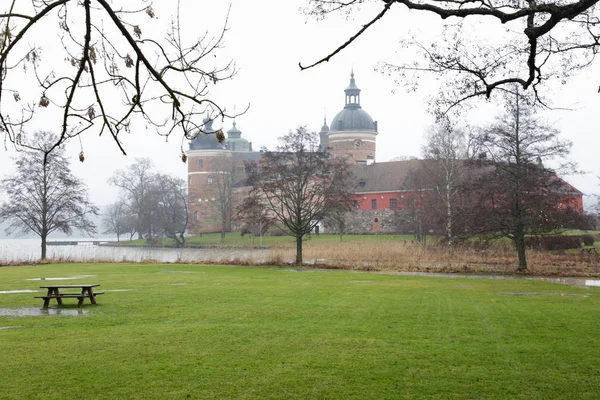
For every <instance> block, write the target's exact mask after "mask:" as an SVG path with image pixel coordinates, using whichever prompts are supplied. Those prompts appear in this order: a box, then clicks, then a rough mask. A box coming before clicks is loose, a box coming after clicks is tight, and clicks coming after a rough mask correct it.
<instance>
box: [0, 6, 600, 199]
mask: <svg viewBox="0 0 600 400" xmlns="http://www.w3.org/2000/svg"><path fill="white" fill-rule="evenodd" d="M114 3H117V2H116V1H115V2H114ZM155 3H159V2H155ZM160 3H162V4H155V9H156V13H157V16H158V17H159V18H161V19H163V20H165V21H167V20H168V18H169V16H170V14H171V13H172V12H173V10H172V8H169V5H172V4H173V3H174V2H171V1H169V2H160ZM302 5H305V2H304V1H302V0H285V1H281V0H279V1H277V0H253V1H247V0H232V1H231V14H230V19H229V31H228V32H227V34H226V37H225V45H226V47H225V49H223V51H221V52H220V53H218V57H219V59H220V60H223V62H225V61H226V60H228V59H230V58H233V59H234V60H235V62H236V65H237V67H238V69H239V73H238V74H237V76H236V77H235V78H234V79H233V80H232V81H230V82H226V83H223V84H221V85H217V86H216V87H215V88H214V89H213V91H212V95H213V97H214V98H215V99H217V100H218V101H219V102H220V104H224V105H226V106H227V108H228V109H229V110H233V109H234V107H235V110H243V109H244V108H245V107H246V106H247V105H248V104H250V109H249V110H248V112H247V113H246V114H244V115H242V116H240V117H238V119H237V127H238V128H239V129H240V130H241V131H242V136H243V137H244V138H246V139H247V140H249V141H251V142H252V143H253V147H254V149H259V148H260V147H261V146H267V147H269V146H273V145H274V144H275V142H276V138H277V137H278V136H281V135H283V134H285V133H286V132H287V131H288V130H290V129H293V128H295V127H296V126H298V125H307V126H308V127H309V129H312V130H316V131H318V130H319V129H320V127H321V125H322V123H323V117H324V116H326V117H327V121H328V122H330V121H331V120H332V119H333V117H334V116H335V114H336V113H337V112H338V111H340V110H341V109H342V108H343V106H344V93H343V90H344V89H345V88H346V86H347V85H348V81H349V78H350V71H351V69H354V73H355V78H356V83H357V85H358V87H359V88H360V89H362V92H361V105H362V106H363V108H364V109H365V110H366V111H367V112H368V113H369V114H370V115H371V116H372V117H373V119H374V120H376V121H378V127H379V135H378V137H377V161H378V162H383V161H387V160H390V159H392V158H395V157H399V156H420V154H421V147H422V146H423V144H424V143H423V132H424V130H425V129H426V127H427V126H428V125H430V124H431V123H432V122H433V120H432V118H431V117H430V116H429V115H428V114H427V111H426V109H427V105H426V102H425V101H426V99H427V97H428V96H430V95H432V94H433V93H435V91H436V90H437V89H438V87H437V86H436V85H437V82H436V80H435V79H434V78H433V77H432V78H431V79H430V80H426V81H424V82H421V89H420V90H418V91H416V92H414V93H410V94H407V93H405V92H404V91H403V89H402V88H395V87H394V80H393V77H387V76H383V75H382V74H380V73H378V72H376V71H375V67H376V66H377V63H378V62H380V61H392V60H395V59H398V57H402V53H399V52H398V50H399V47H398V45H397V43H398V40H399V39H400V38H402V37H406V35H407V34H408V33H409V32H413V33H414V32H417V33H418V32H419V31H420V30H421V31H425V30H426V32H427V34H429V35H431V33H430V32H431V30H430V29H429V26H431V24H438V23H439V22H440V19H439V18H435V17H431V16H424V15H422V14H419V13H416V12H414V11H413V12H408V11H407V10H406V9H404V8H401V7H395V10H394V11H393V12H391V13H390V14H388V15H387V16H386V18H384V19H383V20H382V21H380V23H378V24H377V25H375V26H374V27H373V28H372V29H371V30H369V31H367V33H365V34H364V35H363V37H361V38H360V39H359V40H358V41H357V42H355V43H354V44H353V45H351V46H350V47H349V48H347V49H346V50H344V51H343V52H342V53H341V54H339V55H338V56H336V57H334V58H333V59H332V60H331V61H330V62H329V63H326V64H322V65H320V66H317V67H315V68H313V69H311V70H308V71H303V72H301V71H300V70H299V68H298V62H302V63H303V64H308V63H311V62H314V61H316V60H317V59H320V58H321V57H323V56H325V55H326V54H327V53H328V52H329V51H331V50H333V49H335V48H336V47H337V46H338V45H339V44H340V43H343V42H344V41H345V40H346V39H347V38H348V37H349V36H350V35H351V34H353V33H354V32H355V31H356V30H357V29H358V28H359V27H360V25H361V24H364V23H365V22H367V20H368V19H369V17H371V16H372V15H375V13H376V12H377V10H378V8H371V9H369V7H365V9H364V10H363V13H361V14H359V15H357V16H356V18H354V19H350V20H346V19H345V18H343V17H341V16H333V17H330V18H327V19H325V20H324V21H314V20H310V19H308V18H307V17H306V16H304V15H302V14H301V13H300V12H299V7H300V6H302ZM228 7H229V3H227V2H221V1H218V2H217V1H192V0H183V1H182V8H183V10H184V17H185V18H184V19H183V21H182V32H183V35H190V36H192V37H193V36H199V35H201V34H202V33H203V31H204V30H205V29H211V30H212V31H214V33H215V35H216V34H218V29H219V26H221V25H222V22H223V21H224V19H225V16H226V14H227V9H228ZM153 36H155V37H156V36H157V35H156V34H154V35H153ZM45 57H46V60H48V59H50V58H51V57H52V55H50V54H45ZM56 62H57V65H58V67H57V68H60V65H61V64H60V63H61V62H63V61H62V60H61V59H59V60H57V61H56ZM599 85H600V75H598V73H597V68H596V69H595V70H594V69H593V68H590V69H588V70H587V71H585V72H584V73H582V74H580V75H578V76H576V77H575V78H573V79H571V80H570V81H569V82H568V85H566V86H561V87H560V88H556V89H555V91H554V92H553V93H552V95H553V98H552V100H553V101H554V103H555V104H557V105H559V106H569V107H572V108H575V110H574V111H568V112H567V111H554V112H551V113H547V115H548V118H549V119H550V120H551V121H552V122H553V123H554V124H555V125H556V126H557V127H558V128H559V129H560V130H561V132H562V135H563V137H564V138H566V139H569V140H571V141H572V142H573V151H572V159H573V160H574V161H577V162H578V163H579V165H580V167H581V169H583V170H585V171H588V172H589V174H587V175H581V176H572V177H567V180H568V181H569V182H571V183H572V184H573V185H574V186H576V187H577V188H579V189H580V190H582V191H583V192H584V193H586V194H591V193H593V192H597V191H598V180H597V179H596V176H597V175H600V163H599V162H598V149H600V135H598V134H597V131H598V123H597V121H596V119H595V118H594V117H595V116H596V115H597V113H598V111H599V110H600V94H597V88H598V86H599ZM495 112H496V111H495V110H494V108H492V107H483V108H481V109H480V110H478V112H477V113H474V114H473V115H471V116H470V117H469V119H470V120H471V121H478V122H484V121H489V120H491V119H492V118H493V116H494V113H495ZM215 125H216V126H217V127H219V126H220V122H216V123H215ZM230 127H231V122H230V121H227V122H226V123H225V126H224V128H225V130H228V129H230ZM46 128H47V129H51V130H54V131H58V126H47V127H46ZM122 141H123V145H124V147H125V149H126V150H127V152H128V155H127V156H123V155H122V154H120V152H119V150H118V148H117V147H116V146H115V145H114V143H113V142H112V141H111V139H110V137H109V136H108V135H105V136H103V137H101V138H98V137H97V136H96V135H93V134H85V135H84V136H82V145H83V148H84V151H85V155H86V160H85V162H84V163H80V162H79V161H78V160H77V154H78V153H79V151H80V144H79V142H75V141H73V142H71V143H70V144H69V145H68V151H69V153H70V154H71V158H72V160H73V163H72V169H73V171H74V173H75V174H76V175H77V176H79V177H81V178H82V179H84V180H85V181H86V183H87V184H88V185H89V188H90V191H91V194H92V197H93V199H94V201H95V202H96V203H97V204H98V205H100V206H103V205H106V204H108V203H110V202H112V201H113V200H114V198H115V197H116V195H117V191H116V189H114V188H112V187H110V186H109V185H108V183H107V180H108V179H109V177H110V176H111V175H112V174H113V173H114V171H115V170H116V169H118V168H123V167H124V166H125V165H127V164H128V163H131V162H133V160H134V159H135V158H136V157H149V158H151V159H152V160H153V161H154V162H155V164H156V166H157V169H160V170H161V171H163V172H169V173H173V174H176V175H178V176H180V177H182V178H185V176H186V171H187V166H186V165H185V164H184V163H182V161H181V160H180V159H179V154H180V151H179V148H180V137H172V138H171V139H170V140H169V142H168V143H166V142H165V140H164V138H160V137H158V136H157V135H155V134H153V133H152V132H150V131H146V130H144V129H134V131H132V132H131V134H129V135H127V136H125V137H123V140H122ZM186 148H187V146H186ZM15 154H16V153H15V152H14V150H12V149H11V148H10V146H9V148H8V149H7V150H6V149H0V175H4V174H6V173H10V171H11V169H12V161H11V157H12V156H14V155H15Z"/></svg>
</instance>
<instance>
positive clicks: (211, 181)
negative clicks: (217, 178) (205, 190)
mask: <svg viewBox="0 0 600 400" xmlns="http://www.w3.org/2000/svg"><path fill="white" fill-rule="evenodd" d="M212 183H213V177H212V176H209V177H208V184H209V185H212Z"/></svg>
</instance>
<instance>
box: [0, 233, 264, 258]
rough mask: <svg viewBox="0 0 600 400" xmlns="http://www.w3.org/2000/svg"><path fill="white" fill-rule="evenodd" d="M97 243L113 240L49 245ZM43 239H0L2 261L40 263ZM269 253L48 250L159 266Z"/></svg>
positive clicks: (89, 248) (52, 254)
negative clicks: (151, 263) (165, 263)
mask: <svg viewBox="0 0 600 400" xmlns="http://www.w3.org/2000/svg"><path fill="white" fill-rule="evenodd" d="M77 240H98V241H107V240H108V241H111V240H114V239H113V238H61V239H50V241H77ZM40 246H41V241H40V239H0V261H2V262H37V261H39V259H40V253H41V249H40ZM268 253H269V250H264V249H218V248H214V249H213V248H210V249H171V248H147V247H112V246H98V245H93V244H92V243H80V244H78V245H76V246H72V245H69V246H48V247H47V256H48V258H50V259H55V260H65V261H75V262H91V261H105V262H121V261H134V262H140V261H145V260H155V261H157V262H175V261H177V260H181V261H190V262H194V261H220V260H227V261H232V260H235V259H250V260H254V261H257V262H260V261H263V260H265V259H266V257H267V255H268Z"/></svg>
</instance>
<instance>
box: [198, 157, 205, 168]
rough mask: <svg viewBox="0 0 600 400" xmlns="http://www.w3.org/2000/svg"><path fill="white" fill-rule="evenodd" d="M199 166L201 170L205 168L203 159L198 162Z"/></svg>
mask: <svg viewBox="0 0 600 400" xmlns="http://www.w3.org/2000/svg"><path fill="white" fill-rule="evenodd" d="M198 166H199V167H200V168H202V167H204V160H203V159H200V160H198Z"/></svg>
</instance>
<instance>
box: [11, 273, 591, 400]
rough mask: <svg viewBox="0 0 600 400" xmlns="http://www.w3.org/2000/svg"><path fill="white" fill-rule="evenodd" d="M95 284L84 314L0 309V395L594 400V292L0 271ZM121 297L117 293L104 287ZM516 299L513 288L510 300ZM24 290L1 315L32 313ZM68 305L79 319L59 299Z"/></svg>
mask: <svg viewBox="0 0 600 400" xmlns="http://www.w3.org/2000/svg"><path fill="white" fill-rule="evenodd" d="M80 274H86V275H96V276H95V277H93V278H87V279H82V280H78V281H64V282H65V283H74V282H75V283H79V282H88V283H92V282H96V283H100V284H101V285H102V286H101V287H100V288H99V289H100V290H104V291H105V292H106V293H105V294H104V295H103V296H100V297H99V298H98V302H99V304H98V305H97V306H92V305H90V304H89V303H86V304H85V306H84V308H83V310H84V311H86V312H88V313H87V314H85V315H81V316H77V317H73V316H52V315H42V316H35V317H16V316H0V327H6V326H18V327H19V328H15V329H1V330H0V355H1V356H0V357H1V362H0V377H1V378H0V399H2V400H6V399H46V398H56V399H74V398H83V397H90V398H102V399H186V398H192V399H391V398H397V399H517V398H519V399H597V398H598V397H599V394H600V361H599V360H600V318H599V315H598V310H600V288H591V287H576V286H566V285H558V284H551V283H547V282H539V281H524V280H494V279H456V278H454V279H452V278H451V279H448V278H445V279H444V278H423V277H406V276H395V275H379V274H366V273H353V272H349V271H311V270H303V271H298V270H294V269H277V268H254V267H213V266H200V265H175V264H167V265H159V264H137V265H131V264H66V265H64V264H63V265H59V264H57V265H39V266H35V267H4V268H0V290H19V289H37V288H38V287H39V285H40V284H43V282H42V281H31V280H26V279H27V278H35V277H65V276H70V275H80ZM123 289H131V290H129V291H114V292H111V291H110V290H123ZM513 294H519V295H517V296H515V295H513ZM33 296H34V294H33V293H22V294H0V308H4V309H17V308H19V307H36V308H37V307H40V306H41V303H42V301H41V299H34V298H33ZM66 302H67V303H68V305H67V307H66V308H67V309H68V310H76V308H75V307H74V303H75V301H73V300H71V301H69V300H67V301H66Z"/></svg>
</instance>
